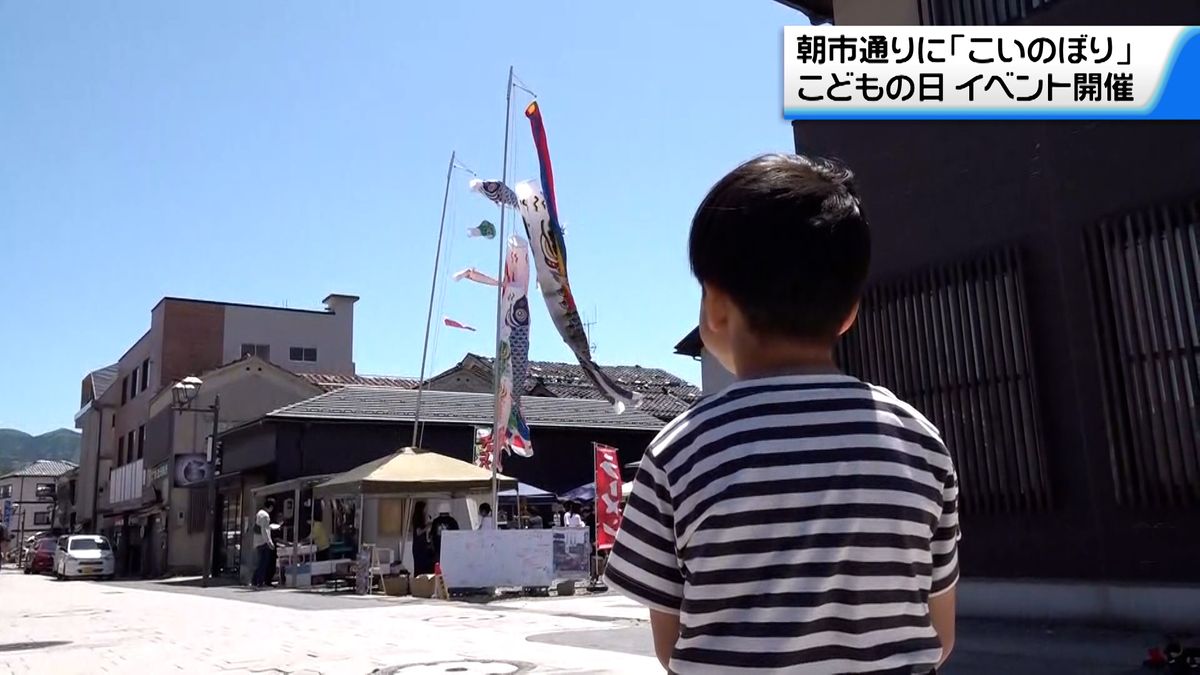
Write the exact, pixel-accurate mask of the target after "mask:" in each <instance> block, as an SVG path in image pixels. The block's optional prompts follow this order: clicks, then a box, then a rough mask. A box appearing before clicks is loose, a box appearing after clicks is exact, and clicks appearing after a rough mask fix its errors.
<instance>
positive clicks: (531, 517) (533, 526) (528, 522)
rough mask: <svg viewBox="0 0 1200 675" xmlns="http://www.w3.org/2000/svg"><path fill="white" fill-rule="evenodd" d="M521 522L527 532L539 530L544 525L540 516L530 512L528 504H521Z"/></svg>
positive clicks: (535, 512)
mask: <svg viewBox="0 0 1200 675" xmlns="http://www.w3.org/2000/svg"><path fill="white" fill-rule="evenodd" d="M521 522H522V523H524V526H525V529H527V530H541V529H543V525H544V523H543V521H542V514H540V513H538V512H537V511H531V510H530V509H529V504H528V503H523V504H521Z"/></svg>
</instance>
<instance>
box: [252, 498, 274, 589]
mask: <svg viewBox="0 0 1200 675" xmlns="http://www.w3.org/2000/svg"><path fill="white" fill-rule="evenodd" d="M274 510H275V500H273V499H267V501H265V502H263V506H262V508H261V509H259V510H258V513H256V514H254V552H255V556H256V557H255V565H254V577H253V578H252V579H251V581H250V585H251V586H253V587H254V588H262V587H263V586H264V585H266V583H267V575H268V574H269V573H270V568H271V553H272V552H273V551H274V550H275V542H274V540H273V539H272V538H271V512H272V511H274Z"/></svg>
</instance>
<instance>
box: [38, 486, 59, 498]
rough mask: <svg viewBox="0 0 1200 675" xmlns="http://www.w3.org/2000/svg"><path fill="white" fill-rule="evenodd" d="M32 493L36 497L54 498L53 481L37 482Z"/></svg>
mask: <svg viewBox="0 0 1200 675" xmlns="http://www.w3.org/2000/svg"><path fill="white" fill-rule="evenodd" d="M34 495H35V497H36V498H37V499H54V483H38V484H37V487H36V488H34Z"/></svg>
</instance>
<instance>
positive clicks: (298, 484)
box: [250, 473, 337, 499]
mask: <svg viewBox="0 0 1200 675" xmlns="http://www.w3.org/2000/svg"><path fill="white" fill-rule="evenodd" d="M336 475H337V474H334V473H326V474H321V475H318V476H304V477H303V478H293V479H291V480H284V481H279V482H278V483H271V484H270V485H260V486H258V487H255V488H250V495H251V496H253V497H255V498H256V499H257V498H258V497H261V496H270V495H277V494H282V493H284V492H295V491H296V490H307V489H308V488H310V487H312V486H314V485H316V484H318V483H324V482H325V481H327V480H329V479H330V478H333V477H334V476H336Z"/></svg>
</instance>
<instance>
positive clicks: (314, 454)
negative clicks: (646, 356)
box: [220, 385, 665, 574]
mask: <svg viewBox="0 0 1200 675" xmlns="http://www.w3.org/2000/svg"><path fill="white" fill-rule="evenodd" d="M421 396H422V407H421V431H420V432H419V434H418V437H419V440H418V443H417V444H418V445H419V446H420V447H422V448H426V449H430V450H435V451H437V452H440V453H442V454H445V455H448V456H451V457H454V458H456V459H461V460H464V461H468V462H469V461H473V459H474V456H473V453H474V441H475V432H476V429H477V428H478V427H490V426H491V425H492V416H493V414H494V408H493V405H494V403H493V401H494V398H493V396H492V395H491V394H490V393H489V394H479V393H470V392H454V391H425V392H423V393H422V395H421ZM416 401H417V392H416V391H414V390H411V389H402V388H399V387H389V386H384V387H380V386H362V385H346V386H342V387H340V388H338V389H334V390H331V391H328V392H326V393H324V394H322V395H320V396H317V397H315V398H311V399H308V400H305V401H301V402H298V403H295V404H292V405H289V406H285V407H282V408H280V409H278V410H275V411H272V412H270V413H268V414H266V415H264V416H262V417H261V418H260V419H257V420H255V421H253V422H250V423H247V424H244V425H242V426H240V427H237V428H234V429H231V430H229V431H227V432H225V433H223V434H222V435H221V447H222V453H223V464H222V470H221V476H220V494H221V501H222V503H223V504H224V505H225V506H224V507H223V513H224V514H225V516H224V519H223V521H222V522H223V523H224V524H223V525H222V528H223V529H225V530H227V531H229V532H242V533H245V532H247V531H248V525H249V518H250V517H252V516H253V513H252V512H251V508H252V502H251V493H250V491H251V490H252V489H253V488H256V487H259V486H262V485H267V484H273V483H277V482H281V481H289V480H294V479H298V478H304V477H309V476H320V475H325V474H333V473H339V472H342V471H347V470H349V469H352V468H354V467H356V466H358V465H360V464H363V463H365V462H368V461H371V460H373V459H378V458H380V457H383V456H385V455H388V454H390V453H392V452H395V451H396V450H397V449H399V448H402V447H405V446H410V445H413V420H414V416H415V411H416ZM522 404H523V406H524V412H525V416H526V420H527V421H528V423H529V426H530V433H531V438H532V441H533V446H534V456H533V457H531V458H528V459H526V458H521V457H515V456H509V457H506V458H505V464H504V473H505V474H506V475H508V476H512V477H514V478H517V479H518V480H521V481H523V482H525V483H529V484H532V485H536V486H538V487H541V488H543V489H546V490H550V491H552V492H558V493H561V492H565V491H566V490H568V489H571V488H574V487H577V486H579V485H582V484H584V483H587V482H590V481H591V480H593V479H594V478H593V473H592V472H593V465H592V462H593V454H592V444H593V443H604V444H606V445H611V446H613V447H616V448H618V450H619V451H620V455H621V459H622V462H623V463H629V462H635V461H637V460H639V459H640V458H641V455H642V453H643V452H644V451H645V449H646V446H647V445H648V444H649V443H650V441H651V440H652V439H653V438H654V436H655V435H656V434H657V433H658V431H659V430H660V429H661V428H662V426H663V425H664V424H665V423H664V422H663V421H662V420H660V419H658V418H656V417H653V416H651V415H648V414H646V413H643V412H641V411H638V410H627V411H625V412H624V413H623V414H621V415H617V414H614V413H613V410H612V406H610V405H608V403H606V402H605V401H600V400H591V399H566V398H550V397H533V396H527V397H525V398H524V399H523V402H522ZM371 508H374V507H371ZM285 509H286V507H285ZM368 515H369V514H368ZM250 550H251V546H250V544H249V542H248V541H243V542H241V545H240V551H243V552H246V556H248V555H249V551H250ZM225 559H226V560H228V561H229V563H228V566H227V568H226V571H227V573H230V574H236V573H237V569H236V568H235V567H234V564H235V561H241V560H246V561H248V560H249V559H248V558H246V557H245V556H243V555H242V554H241V553H239V552H238V549H237V548H235V547H230V549H229V552H228V553H227V555H226V558H225Z"/></svg>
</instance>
